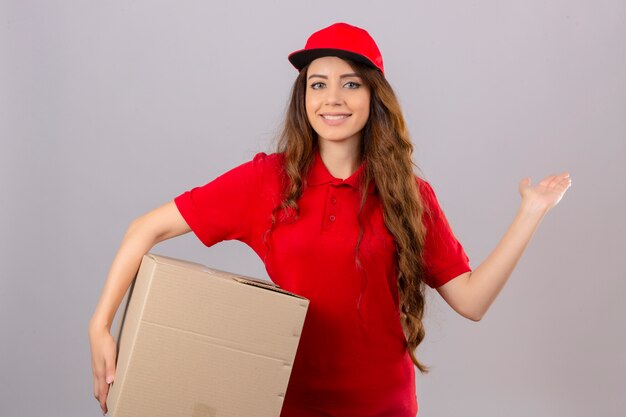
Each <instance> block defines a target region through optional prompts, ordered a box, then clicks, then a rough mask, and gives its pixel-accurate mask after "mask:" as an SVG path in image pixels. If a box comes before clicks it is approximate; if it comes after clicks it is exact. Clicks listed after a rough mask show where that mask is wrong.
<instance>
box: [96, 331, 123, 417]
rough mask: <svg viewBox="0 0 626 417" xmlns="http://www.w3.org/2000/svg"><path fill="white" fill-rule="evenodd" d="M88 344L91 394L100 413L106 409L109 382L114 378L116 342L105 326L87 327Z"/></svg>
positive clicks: (103, 412)
mask: <svg viewBox="0 0 626 417" xmlns="http://www.w3.org/2000/svg"><path fill="white" fill-rule="evenodd" d="M89 344H90V345H91V367H92V370H93V394H94V396H95V397H96V400H98V402H99V403H100V408H101V409H102V414H105V413H106V412H107V411H108V410H107V404H106V400H107V396H108V395H109V384H111V383H112V382H113V380H114V378H115V359H116V355H117V344H116V343H115V339H113V336H111V333H110V332H109V330H108V329H107V328H106V327H99V328H98V327H94V326H90V328H89Z"/></svg>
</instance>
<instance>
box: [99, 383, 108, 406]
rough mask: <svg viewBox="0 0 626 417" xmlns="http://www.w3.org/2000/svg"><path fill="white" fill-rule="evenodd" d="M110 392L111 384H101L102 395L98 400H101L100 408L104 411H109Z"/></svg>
mask: <svg viewBox="0 0 626 417" xmlns="http://www.w3.org/2000/svg"><path fill="white" fill-rule="evenodd" d="M108 394H109V385H108V384H104V385H101V386H100V396H99V397H98V400H99V401H100V408H101V409H102V412H103V413H106V412H107V396H108Z"/></svg>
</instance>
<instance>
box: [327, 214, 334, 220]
mask: <svg viewBox="0 0 626 417" xmlns="http://www.w3.org/2000/svg"><path fill="white" fill-rule="evenodd" d="M328 220H330V221H331V222H334V221H335V215H334V214H331V215H330V217H329V218H328Z"/></svg>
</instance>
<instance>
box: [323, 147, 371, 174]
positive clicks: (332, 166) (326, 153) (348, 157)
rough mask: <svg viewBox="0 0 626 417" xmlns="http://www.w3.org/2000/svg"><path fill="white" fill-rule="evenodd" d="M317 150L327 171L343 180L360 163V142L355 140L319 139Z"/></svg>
mask: <svg viewBox="0 0 626 417" xmlns="http://www.w3.org/2000/svg"><path fill="white" fill-rule="evenodd" d="M319 151H320V157H321V158H322V161H323V162H324V165H326V168H327V169H328V172H330V174H331V175H332V176H333V177H335V178H339V179H342V180H345V179H346V178H348V177H350V176H351V175H352V174H353V173H354V171H356V170H357V168H358V167H359V165H360V164H361V149H360V143H359V142H357V141H346V142H328V141H319Z"/></svg>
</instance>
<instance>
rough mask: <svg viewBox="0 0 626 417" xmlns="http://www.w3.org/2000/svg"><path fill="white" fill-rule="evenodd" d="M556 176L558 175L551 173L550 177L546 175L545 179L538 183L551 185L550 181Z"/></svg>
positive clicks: (544, 185)
mask: <svg viewBox="0 0 626 417" xmlns="http://www.w3.org/2000/svg"><path fill="white" fill-rule="evenodd" d="M555 178H556V175H550V176H548V177H545V178H544V179H542V180H541V182H539V184H538V185H541V186H543V187H548V186H550V183H551V182H552V181H554V179H555Z"/></svg>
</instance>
